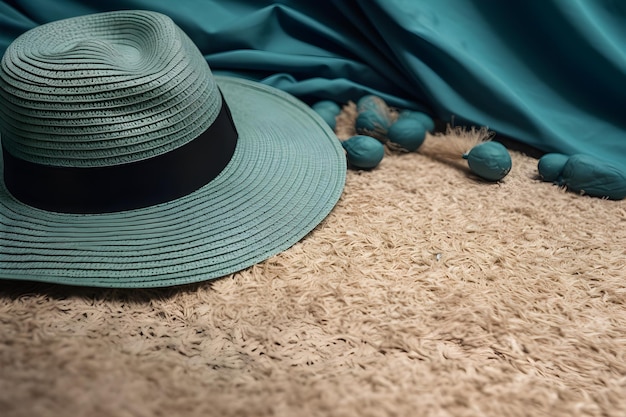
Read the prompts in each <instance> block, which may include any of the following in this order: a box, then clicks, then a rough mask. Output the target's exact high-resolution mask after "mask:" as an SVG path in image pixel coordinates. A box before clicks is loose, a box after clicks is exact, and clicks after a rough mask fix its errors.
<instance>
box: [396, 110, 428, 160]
mask: <svg viewBox="0 0 626 417" xmlns="http://www.w3.org/2000/svg"><path fill="white" fill-rule="evenodd" d="M387 139H389V141H390V142H392V143H395V144H396V145H399V146H400V147H402V148H403V149H406V150H407V151H409V152H413V151H414V150H416V149H417V148H419V147H420V146H421V145H422V143H424V139H426V127H425V126H424V124H423V123H422V121H421V120H418V119H416V118H413V117H408V116H407V117H404V118H401V119H398V120H396V122H395V123H393V124H392V125H391V126H390V127H389V130H388V131H387Z"/></svg>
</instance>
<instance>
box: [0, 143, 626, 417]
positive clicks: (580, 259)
mask: <svg viewBox="0 0 626 417" xmlns="http://www.w3.org/2000/svg"><path fill="white" fill-rule="evenodd" d="M431 139H432V138H429V140H431ZM512 157H513V169H512V171H511V173H510V174H509V175H508V176H507V177H506V178H505V179H504V180H503V181H502V182H501V183H498V184H491V183H485V182H482V181H479V180H477V179H476V178H473V177H471V176H470V175H468V172H467V170H465V169H464V167H463V166H462V164H455V163H446V162H442V161H441V160H437V159H434V158H431V157H429V156H426V155H424V154H423V153H408V154H399V153H394V154H390V155H387V156H386V157H385V159H384V160H383V162H382V164H381V165H380V166H379V167H378V168H377V169H375V170H373V171H350V172H349V174H348V179H347V186H346V189H345V194H344V195H343V197H342V199H341V201H340V202H339V205H338V206H337V207H336V209H335V210H334V211H333V213H332V214H331V215H330V216H329V217H328V219H327V220H326V221H325V222H324V223H323V224H321V225H320V226H319V227H318V228H317V229H316V230H315V231H314V232H313V233H311V234H310V235H309V236H308V237H306V238H305V239H304V240H303V241H302V242H301V243H299V244H297V245H296V246H294V247H292V248H291V249H289V250H288V251H286V252H284V253H283V254H281V255H279V256H275V257H273V258H271V259H270V260H268V261H266V262H264V263H262V264H260V265H257V266H255V267H252V268H250V269H248V270H245V271H243V272H241V273H237V274H234V275H233V276H228V277H225V278H223V279H220V280H217V281H214V282H208V283H202V284H198V285H191V286H185V287H181V288H169V289H154V290H106V289H103V290H98V289H89V288H87V289H81V288H69V287H57V286H50V285H41V284H33V283H18V282H6V281H5V282H0V414H1V415H2V416H4V417H17V416H20V417H21V416H23V417H46V416H55V417H56V416H59V417H60V416H62V417H70V416H89V417H92V416H116V417H125V416H145V417H148V416H168V417H170V416H225V417H226V416H285V417H286V416H339V417H340V416H346V417H348V416H350V417H367V416H372V417H374V416H376V417H378V416H455V417H456V416H493V417H496V416H497V417H503V416H551V417H558V416H563V417H565V416H567V417H571V416H598V417H600V416H603V417H622V416H624V415H626V267H625V263H626V203H625V202H623V201H618V202H615V201H606V200H601V199H596V198H589V197H584V196H579V195H575V194H572V193H568V192H565V191H563V190H561V189H559V188H557V187H555V186H552V185H551V184H548V183H542V182H540V181H538V180H537V178H536V175H537V171H536V166H537V165H536V164H537V161H536V160H533V159H531V158H530V157H527V156H524V155H522V154H519V153H513V155H512Z"/></svg>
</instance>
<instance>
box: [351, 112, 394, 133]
mask: <svg viewBox="0 0 626 417" xmlns="http://www.w3.org/2000/svg"><path fill="white" fill-rule="evenodd" d="M354 126H355V128H356V131H357V132H358V133H367V132H386V131H387V129H388V128H389V119H388V118H387V117H385V116H384V115H381V114H380V113H378V112H376V111H374V110H365V111H363V112H361V113H359V114H358V116H357V118H356V122H355V124H354Z"/></svg>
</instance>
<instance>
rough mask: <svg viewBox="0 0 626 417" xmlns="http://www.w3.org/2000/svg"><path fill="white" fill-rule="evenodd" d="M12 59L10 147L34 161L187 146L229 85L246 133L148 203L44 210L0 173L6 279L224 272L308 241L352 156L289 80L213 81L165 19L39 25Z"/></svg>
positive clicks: (107, 158) (132, 281) (133, 278)
mask: <svg viewBox="0 0 626 417" xmlns="http://www.w3.org/2000/svg"><path fill="white" fill-rule="evenodd" d="M2 62H3V67H2V69H3V70H2V71H0V74H1V75H2V76H1V77H0V79H2V80H3V81H2V82H0V87H2V88H1V89H0V90H2V91H3V94H2V101H1V102H2V103H4V104H3V105H1V106H0V113H2V116H3V117H2V118H3V123H2V126H3V128H2V130H1V134H2V143H3V145H4V146H5V147H6V148H7V150H8V151H9V152H10V153H11V154H12V155H13V156H16V157H19V158H21V159H24V160H27V161H31V162H36V163H40V164H48V165H54V166H62V167H63V166H71V167H102V166H108V165H113V164H120V163H124V162H133V161H138V160H143V159H145V158H149V157H152V156H155V155H160V154H163V153H164V152H167V151H170V150H172V149H175V148H178V147H180V146H182V145H184V144H185V143H187V142H188V141H189V140H191V139H194V138H196V137H197V136H198V134H200V133H201V132H203V131H204V130H206V129H207V128H208V127H209V125H210V124H211V122H212V121H213V120H214V119H215V117H216V114H217V113H218V112H219V110H220V108H221V104H222V100H221V97H220V94H219V91H218V88H217V87H218V84H219V88H220V90H221V91H222V93H223V94H224V97H225V100H226V102H227V103H228V104H229V107H230V110H231V112H232V117H233V120H234V123H235V125H236V127H237V131H238V133H239V139H238V142H237V148H236V149H235V153H234V155H233V157H232V159H231V160H230V162H229V164H228V165H227V166H226V168H225V169H224V170H223V171H222V172H221V173H220V174H219V175H218V177H217V178H215V179H214V180H212V181H211V182H210V183H208V184H207V185H205V186H204V187H202V188H200V189H199V190H197V191H195V192H193V193H191V194H188V195H186V196H184V197H182V198H179V199H176V200H173V201H170V202H167V203H163V204H159V205H155V206H150V207H147V208H142V209H137V210H131V211H125V212H114V213H107V214H93V215H72V214H64V213H53V212H47V211H43V210H39V209H35V208H32V207H29V206H26V205H24V204H22V203H20V202H19V201H17V200H16V199H14V198H13V197H12V196H11V195H10V193H9V192H8V191H7V189H6V187H5V186H4V183H1V184H0V232H1V233H2V235H1V237H2V240H1V241H0V259H1V262H0V278H1V279H18V280H38V281H44V282H54V283H64V284H72V285H87V286H105V287H153V286H168V285H177V284H185V283H190V282H194V281H198V280H206V279H211V278H217V277H221V276H223V275H226V274H229V273H232V272H235V271H237V270H240V269H243V268H245V267H248V266H250V265H252V264H254V263H255V262H258V261H261V260H264V259H267V258H268V257H270V256H272V255H274V254H276V253H278V252H280V251H281V250H284V249H286V248H288V247H289V246H291V245H292V244H294V243H295V242H297V241H298V240H299V239H301V238H302V237H303V236H305V235H306V234H307V233H308V232H309V231H311V230H312V229H313V228H314V227H315V226H316V225H317V224H318V223H319V222H320V221H321V220H322V219H323V218H324V217H325V216H326V215H327V214H328V213H329V212H330V210H331V209H332V208H333V206H334V205H335V203H336V202H337V200H338V199H339V196H340V194H341V192H342V190H343V185H344V182H345V176H346V162H345V157H344V153H343V150H342V148H341V146H340V145H339V144H338V142H337V140H336V137H335V136H334V134H333V132H332V131H331V130H330V129H329V128H328V126H327V125H326V124H325V123H324V121H323V120H322V119H321V118H319V117H318V116H317V115H316V114H315V113H314V112H313V111H312V110H311V109H310V108H309V107H308V106H306V105H305V104H303V103H302V102H300V101H297V100H296V99H294V98H293V97H292V96H289V95H287V94H285V93H283V92H280V91H279V90H276V89H273V88H270V87H265V86H262V85H261V84H258V83H253V82H248V81H245V80H239V79H234V78H228V77H222V78H219V79H218V82H217V83H216V78H214V77H213V76H212V74H211V72H210V70H209V67H208V65H207V64H206V62H205V60H204V58H203V57H202V55H201V53H200V52H199V51H198V49H197V48H196V47H195V46H194V45H193V44H192V42H191V41H190V40H189V38H188V37H187V36H186V35H185V34H184V33H183V32H182V31H181V30H180V29H179V28H178V27H177V26H176V25H175V24H174V23H173V22H172V21H171V19H170V18H168V17H166V16H164V15H161V14H158V13H153V12H141V11H128V12H112V13H103V14H96V15H89V16H84V17H79V18H75V19H69V20H65V21H59V22H54V23H51V24H48V25H44V26H40V27H38V28H36V29H34V30H32V31H30V32H27V33H26V34H24V35H23V36H21V37H20V38H18V39H17V40H16V41H15V42H14V43H13V44H12V45H11V47H10V48H9V49H8V50H7V53H6V54H5V56H4V58H3V61H2ZM213 140H220V138H219V137H218V138H214V139H213ZM1 164H2V162H0V169H2V165H1ZM180 168H181V169H184V168H185V167H180Z"/></svg>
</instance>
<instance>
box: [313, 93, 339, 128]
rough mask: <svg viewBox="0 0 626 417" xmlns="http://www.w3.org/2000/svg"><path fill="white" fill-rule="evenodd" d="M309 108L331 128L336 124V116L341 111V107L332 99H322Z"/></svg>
mask: <svg viewBox="0 0 626 417" xmlns="http://www.w3.org/2000/svg"><path fill="white" fill-rule="evenodd" d="M311 108H312V109H313V110H314V111H315V112H316V113H317V114H318V115H320V116H321V117H322V119H324V121H325V122H326V123H327V124H328V126H330V128H331V129H335V126H336V125H337V116H338V115H339V113H341V107H339V105H338V104H337V103H335V102H334V101H330V100H322V101H319V102H317V103H315V104H313V105H312V106H311Z"/></svg>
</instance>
